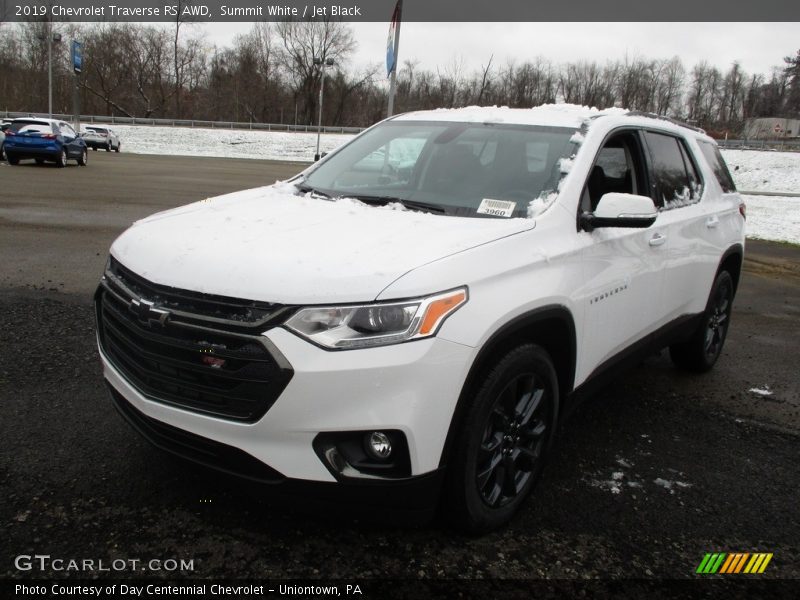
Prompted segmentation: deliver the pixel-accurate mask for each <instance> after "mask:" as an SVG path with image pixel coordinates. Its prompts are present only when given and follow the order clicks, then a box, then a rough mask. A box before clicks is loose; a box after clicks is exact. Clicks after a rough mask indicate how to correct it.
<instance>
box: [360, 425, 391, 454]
mask: <svg viewBox="0 0 800 600" xmlns="http://www.w3.org/2000/svg"><path fill="white" fill-rule="evenodd" d="M366 446H367V452H369V453H370V454H371V455H372V456H373V458H378V459H381V460H383V459H385V458H389V456H390V455H391V453H392V443H391V442H390V441H389V436H388V435H386V434H385V433H383V432H381V431H373V432H372V433H369V434H367V444H366Z"/></svg>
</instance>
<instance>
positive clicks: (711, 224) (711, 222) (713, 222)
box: [706, 215, 719, 229]
mask: <svg viewBox="0 0 800 600" xmlns="http://www.w3.org/2000/svg"><path fill="white" fill-rule="evenodd" d="M717 225H719V217H718V216H717V215H714V216H713V217H708V218H707V219H706V227H708V228H709V229H714V228H715V227H716V226H717Z"/></svg>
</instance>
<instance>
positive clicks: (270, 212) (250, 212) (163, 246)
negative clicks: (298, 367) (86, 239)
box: [111, 185, 535, 304]
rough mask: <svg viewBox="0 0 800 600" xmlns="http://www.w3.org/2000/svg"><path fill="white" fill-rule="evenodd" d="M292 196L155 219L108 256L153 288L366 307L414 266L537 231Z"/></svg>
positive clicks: (516, 224)
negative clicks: (365, 304)
mask: <svg viewBox="0 0 800 600" xmlns="http://www.w3.org/2000/svg"><path fill="white" fill-rule="evenodd" d="M289 189H290V186H286V185H276V186H269V187H263V188H256V189H253V190H247V191H244V192H236V193H233V194H228V195H225V196H219V197H217V198H210V199H207V200H202V201H200V202H196V203H194V204H189V205H187V206H183V207H180V208H176V209H173V210H169V211H164V212H161V213H157V214H155V215H153V216H151V217H148V218H146V219H143V220H141V221H137V222H136V223H134V225H133V226H132V227H131V228H130V229H128V230H127V231H125V232H124V233H123V234H122V235H121V236H120V237H119V238H117V240H116V241H115V242H114V244H113V245H112V247H111V254H112V255H113V256H114V257H115V258H116V259H117V260H119V261H120V262H121V263H122V264H123V265H125V266H126V267H128V268H129V269H131V270H133V271H134V272H135V273H138V274H139V275H141V276H142V277H145V278H146V279H148V280H150V281H153V282H155V283H159V284H163V285H169V286H173V287H177V288H182V289H188V290H194V291H198V292H205V293H211V294H218V295H223V296H231V297H238V298H246V299H250V300H261V301H265V302H279V303H284V304H322V303H329V302H363V301H369V300H372V299H374V298H376V297H377V296H378V294H379V293H380V292H381V291H382V290H383V289H384V288H385V287H386V286H388V285H389V284H390V283H392V282H393V281H394V280H396V279H397V278H399V277H401V276H402V275H404V274H405V273H407V272H409V271H411V270H412V269H415V268H417V267H420V266H422V265H424V264H426V263H429V262H432V261H436V260H438V259H441V258H444V257H446V256H449V255H452V254H454V253H457V252H461V251H464V250H467V249H469V248H473V247H475V246H479V245H481V244H485V243H487V242H491V241H493V240H496V239H499V238H502V237H506V236H509V235H513V234H516V233H519V232H521V231H525V230H529V229H532V228H533V227H534V226H535V221H533V220H531V219H483V218H480V219H479V218H466V217H449V216H448V217H445V216H440V215H432V214H427V213H421V212H414V211H405V210H397V206H396V205H395V206H390V207H374V206H366V205H364V204H362V203H361V202H358V201H357V200H351V199H340V200H336V201H330V200H320V199H312V198H307V197H300V196H295V195H293V194H291V193H289ZM291 189H293V188H291ZM437 291H439V290H420V294H425V293H432V292H437Z"/></svg>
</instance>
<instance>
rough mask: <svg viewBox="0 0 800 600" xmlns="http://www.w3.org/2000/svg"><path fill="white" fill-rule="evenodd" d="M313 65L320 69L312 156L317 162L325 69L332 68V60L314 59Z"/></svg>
mask: <svg viewBox="0 0 800 600" xmlns="http://www.w3.org/2000/svg"><path fill="white" fill-rule="evenodd" d="M314 64H315V65H319V66H320V68H321V69H322V79H321V80H320V82H319V119H318V120H317V153H316V154H314V161H318V160H319V158H320V155H319V138H320V135H321V134H322V98H323V93H324V90H325V67H332V66H333V59H332V58H324V57H323V58H314Z"/></svg>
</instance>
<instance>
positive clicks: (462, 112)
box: [397, 104, 628, 129]
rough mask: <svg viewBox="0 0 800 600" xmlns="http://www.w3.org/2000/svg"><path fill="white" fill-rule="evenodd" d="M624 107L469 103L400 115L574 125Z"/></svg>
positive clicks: (405, 117) (421, 118)
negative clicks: (515, 105) (599, 107)
mask: <svg viewBox="0 0 800 600" xmlns="http://www.w3.org/2000/svg"><path fill="white" fill-rule="evenodd" d="M627 112H628V111H627V110H625V109H622V108H606V109H604V110H598V109H597V108H594V107H589V106H580V105H578V104H543V105H541V106H535V107H533V108H509V107H507V106H499V107H498V106H491V107H487V106H467V107H466V108H439V109H436V110H426V111H421V112H411V113H406V114H403V115H400V116H399V117H397V119H398V120H407V121H456V122H460V123H512V124H519V125H549V126H552V127H574V128H575V129H579V128H580V127H581V125H583V123H584V122H585V121H586V120H588V119H592V118H595V117H600V116H604V115H624V114H626V113H627Z"/></svg>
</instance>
